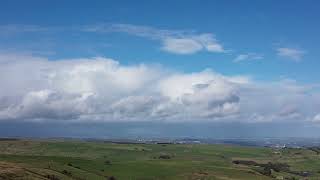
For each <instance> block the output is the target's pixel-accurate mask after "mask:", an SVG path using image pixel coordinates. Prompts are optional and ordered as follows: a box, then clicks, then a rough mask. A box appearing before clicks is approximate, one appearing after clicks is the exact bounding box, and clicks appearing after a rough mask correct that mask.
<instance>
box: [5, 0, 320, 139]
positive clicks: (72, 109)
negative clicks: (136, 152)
mask: <svg viewBox="0 0 320 180" xmlns="http://www.w3.org/2000/svg"><path fill="white" fill-rule="evenodd" d="M319 7H320V2H318V1H316V0H306V1H294V0H290V1H289V0H284V1H275V0H272V1H255V2H254V1H249V0H239V1H231V0H230V1H228V0H227V1H222V0H221V1H218V0H214V1H211V0H210V1H209V0H204V1H201V2H199V1H195V0H190V1H182V0H176V1H169V0H164V1H160V0H159V1H158V0H153V1H143V0H140V1H135V2H134V1H128V0H127V1H125V0H120V1H90V2H89V1H80V0H78V1H72V0H70V1H60V0H57V1H47V0H30V1H16V0H10V1H9V0H4V1H1V6H0V86H1V88H0V136H32V137H63V136H68V137H69V136H72V137H103V138H107V137H140V136H143V137H144V136H147V137H151V136H152V137H212V138H214V137H219V138H221V137H246V138H247V137H252V138H254V137H318V136H320V133H319V132H320V131H319V130H320V126H319V125H320V79H319V77H320V71H319V70H318V69H319V66H320V62H319V57H320V51H319V50H320V49H319V46H318V45H317V42H319V41H320V36H319V32H320V23H319V22H318V19H319V17H320V11H319Z"/></svg>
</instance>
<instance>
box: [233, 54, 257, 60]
mask: <svg viewBox="0 0 320 180" xmlns="http://www.w3.org/2000/svg"><path fill="white" fill-rule="evenodd" d="M259 59H263V55H261V54H257V53H246V54H239V55H238V56H237V57H236V58H235V59H234V60H233V62H242V61H251V60H259Z"/></svg>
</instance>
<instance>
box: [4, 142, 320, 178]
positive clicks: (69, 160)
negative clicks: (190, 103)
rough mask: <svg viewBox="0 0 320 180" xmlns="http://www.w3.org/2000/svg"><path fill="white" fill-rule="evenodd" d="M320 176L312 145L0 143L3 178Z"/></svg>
mask: <svg viewBox="0 0 320 180" xmlns="http://www.w3.org/2000/svg"><path fill="white" fill-rule="evenodd" d="M276 178H278V179H281V178H283V179H286V178H288V179H289V178H291V179H293V178H295V179H320V155H318V154H317V152H316V151H313V150H307V149H288V148H287V149H282V150H274V149H271V148H257V147H241V146H231V145H175V144H165V145H161V144H113V143H103V142H85V141H62V140H59V141H57V140H2V141H0V179H55V180H58V179H79V180H80V179H88V180H91V179H92V180H95V179H124V180H131V179H132V180H135V179H141V180H143V179H145V180H147V179H159V180H160V179H161V180H163V179H222V180H231V179H244V180H250V179H261V180H263V179H276Z"/></svg>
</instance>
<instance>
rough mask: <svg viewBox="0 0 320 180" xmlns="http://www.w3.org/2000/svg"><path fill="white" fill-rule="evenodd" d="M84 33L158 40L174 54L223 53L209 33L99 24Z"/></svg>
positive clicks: (221, 47) (167, 50)
mask: <svg viewBox="0 0 320 180" xmlns="http://www.w3.org/2000/svg"><path fill="white" fill-rule="evenodd" d="M83 30H84V31H86V32H102V33H110V32H122V33H127V34H131V35H135V36H139V37H144V38H149V39H153V40H158V41H160V42H161V44H162V48H161V49H162V50H164V51H166V52H169V53H175V54H194V53H197V52H200V51H207V52H215V53H221V52H225V50H224V48H223V46H222V45H221V44H220V43H219V42H218V41H217V40H216V38H215V37H214V35H213V34H211V33H202V34H201V33H200V34H199V33H194V32H190V31H178V30H166V29H157V28H153V27H149V26H137V25H132V24H100V25H95V26H87V27H85V28H84V29H83Z"/></svg>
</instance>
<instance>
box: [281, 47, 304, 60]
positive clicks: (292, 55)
mask: <svg viewBox="0 0 320 180" xmlns="http://www.w3.org/2000/svg"><path fill="white" fill-rule="evenodd" d="M277 54H278V56H281V57H285V58H289V59H291V60H293V61H300V60H301V59H302V56H303V55H304V54H306V52H305V51H303V50H301V49H294V48H287V47H282V48H278V49H277Z"/></svg>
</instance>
